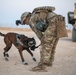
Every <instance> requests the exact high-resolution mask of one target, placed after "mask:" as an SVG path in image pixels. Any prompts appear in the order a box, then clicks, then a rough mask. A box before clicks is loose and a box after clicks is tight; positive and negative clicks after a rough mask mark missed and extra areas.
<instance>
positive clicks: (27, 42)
mask: <svg viewBox="0 0 76 75" xmlns="http://www.w3.org/2000/svg"><path fill="white" fill-rule="evenodd" d="M0 36H3V37H4V42H5V44H6V47H5V48H4V52H3V55H4V57H5V59H6V60H8V57H9V54H8V53H7V52H8V51H9V50H10V48H11V47H12V44H14V46H15V47H16V48H17V49H18V51H19V54H20V57H21V60H22V62H23V63H24V64H25V65H27V64H28V63H27V62H26V61H25V60H24V57H23V54H22V51H23V50H27V52H28V53H29V54H30V55H31V56H32V59H33V60H34V61H36V59H35V57H34V55H33V53H32V52H31V50H32V51H34V50H35V49H36V48H38V47H39V46H40V45H38V46H36V41H35V39H34V38H33V37H32V38H29V37H27V36H25V35H23V34H18V33H13V32H9V33H7V34H3V33H1V32H0Z"/></svg>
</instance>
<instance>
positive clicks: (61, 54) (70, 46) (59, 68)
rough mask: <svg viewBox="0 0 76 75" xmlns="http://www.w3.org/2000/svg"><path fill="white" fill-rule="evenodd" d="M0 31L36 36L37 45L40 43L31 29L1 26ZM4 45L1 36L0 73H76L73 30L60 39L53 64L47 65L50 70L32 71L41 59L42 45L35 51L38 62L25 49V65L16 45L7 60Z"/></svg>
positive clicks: (3, 74)
mask: <svg viewBox="0 0 76 75" xmlns="http://www.w3.org/2000/svg"><path fill="white" fill-rule="evenodd" d="M0 32H2V33H8V32H16V33H20V34H25V35H26V36H28V37H34V38H35V39H36V42H37V45H38V44H40V41H39V39H38V38H37V37H36V35H35V33H34V32H32V31H31V30H30V31H29V30H26V29H10V28H0ZM4 47H5V43H4V41H3V37H1V36H0V75H76V42H72V40H71V32H68V37H65V38H61V39H60V40H59V42H58V45H57V48H56V53H55V60H54V62H53V66H52V67H47V71H48V72H32V71H30V69H31V68H33V67H35V66H37V64H38V62H39V60H40V47H39V48H38V49H36V50H35V51H34V52H33V54H34V56H35V58H36V59H37V62H34V61H33V60H32V58H31V56H30V54H29V53H28V52H27V51H26V50H25V51H23V54H24V57H25V60H26V61H27V62H28V65H23V63H22V62H21V58H20V56H19V53H18V50H17V49H16V47H14V45H12V48H11V49H10V51H9V52H8V53H9V61H5V59H4V57H3V51H4V50H3V49H4Z"/></svg>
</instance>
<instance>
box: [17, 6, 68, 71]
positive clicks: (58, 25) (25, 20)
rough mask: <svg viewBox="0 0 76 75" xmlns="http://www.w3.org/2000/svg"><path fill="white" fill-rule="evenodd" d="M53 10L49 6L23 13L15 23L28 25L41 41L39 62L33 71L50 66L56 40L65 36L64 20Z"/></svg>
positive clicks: (53, 8)
mask: <svg viewBox="0 0 76 75" xmlns="http://www.w3.org/2000/svg"><path fill="white" fill-rule="evenodd" d="M54 10H55V7H51V6H42V7H37V8H35V9H34V10H33V12H32V13H30V12H24V13H23V14H22V15H21V21H20V20H17V21H16V24H17V25H19V24H22V25H25V24H27V25H29V26H30V27H31V29H32V30H33V31H34V32H35V33H36V35H37V37H38V38H39V39H40V41H41V50H40V55H41V56H40V57H41V58H40V62H39V64H38V66H36V67H34V68H33V69H32V70H33V71H37V70H45V69H46V66H52V63H53V61H54V55H55V48H56V45H57V43H58V40H59V38H60V37H66V36H67V32H66V27H65V21H64V18H63V16H61V15H57V14H56V13H54V12H53V11H54Z"/></svg>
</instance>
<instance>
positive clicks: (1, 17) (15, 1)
mask: <svg viewBox="0 0 76 75" xmlns="http://www.w3.org/2000/svg"><path fill="white" fill-rule="evenodd" d="M75 2H76V0H0V27H21V28H26V27H29V26H26V25H25V26H21V25H20V26H16V25H15V21H16V20H19V19H20V17H21V14H22V13H23V12H25V11H29V12H32V11H33V9H34V8H35V7H39V6H54V7H55V11H54V12H55V13H57V14H61V15H63V16H64V17H65V20H66V25H68V28H71V25H69V24H68V22H67V13H68V11H74V3H75Z"/></svg>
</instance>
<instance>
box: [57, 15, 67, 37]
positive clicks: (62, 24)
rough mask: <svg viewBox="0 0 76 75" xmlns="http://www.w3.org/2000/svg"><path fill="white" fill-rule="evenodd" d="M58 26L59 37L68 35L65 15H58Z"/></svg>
mask: <svg viewBox="0 0 76 75" xmlns="http://www.w3.org/2000/svg"><path fill="white" fill-rule="evenodd" d="M56 26H57V37H58V38H62V37H67V36H68V34H67V30H66V25H65V20H63V16H61V15H57V21H56Z"/></svg>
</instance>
